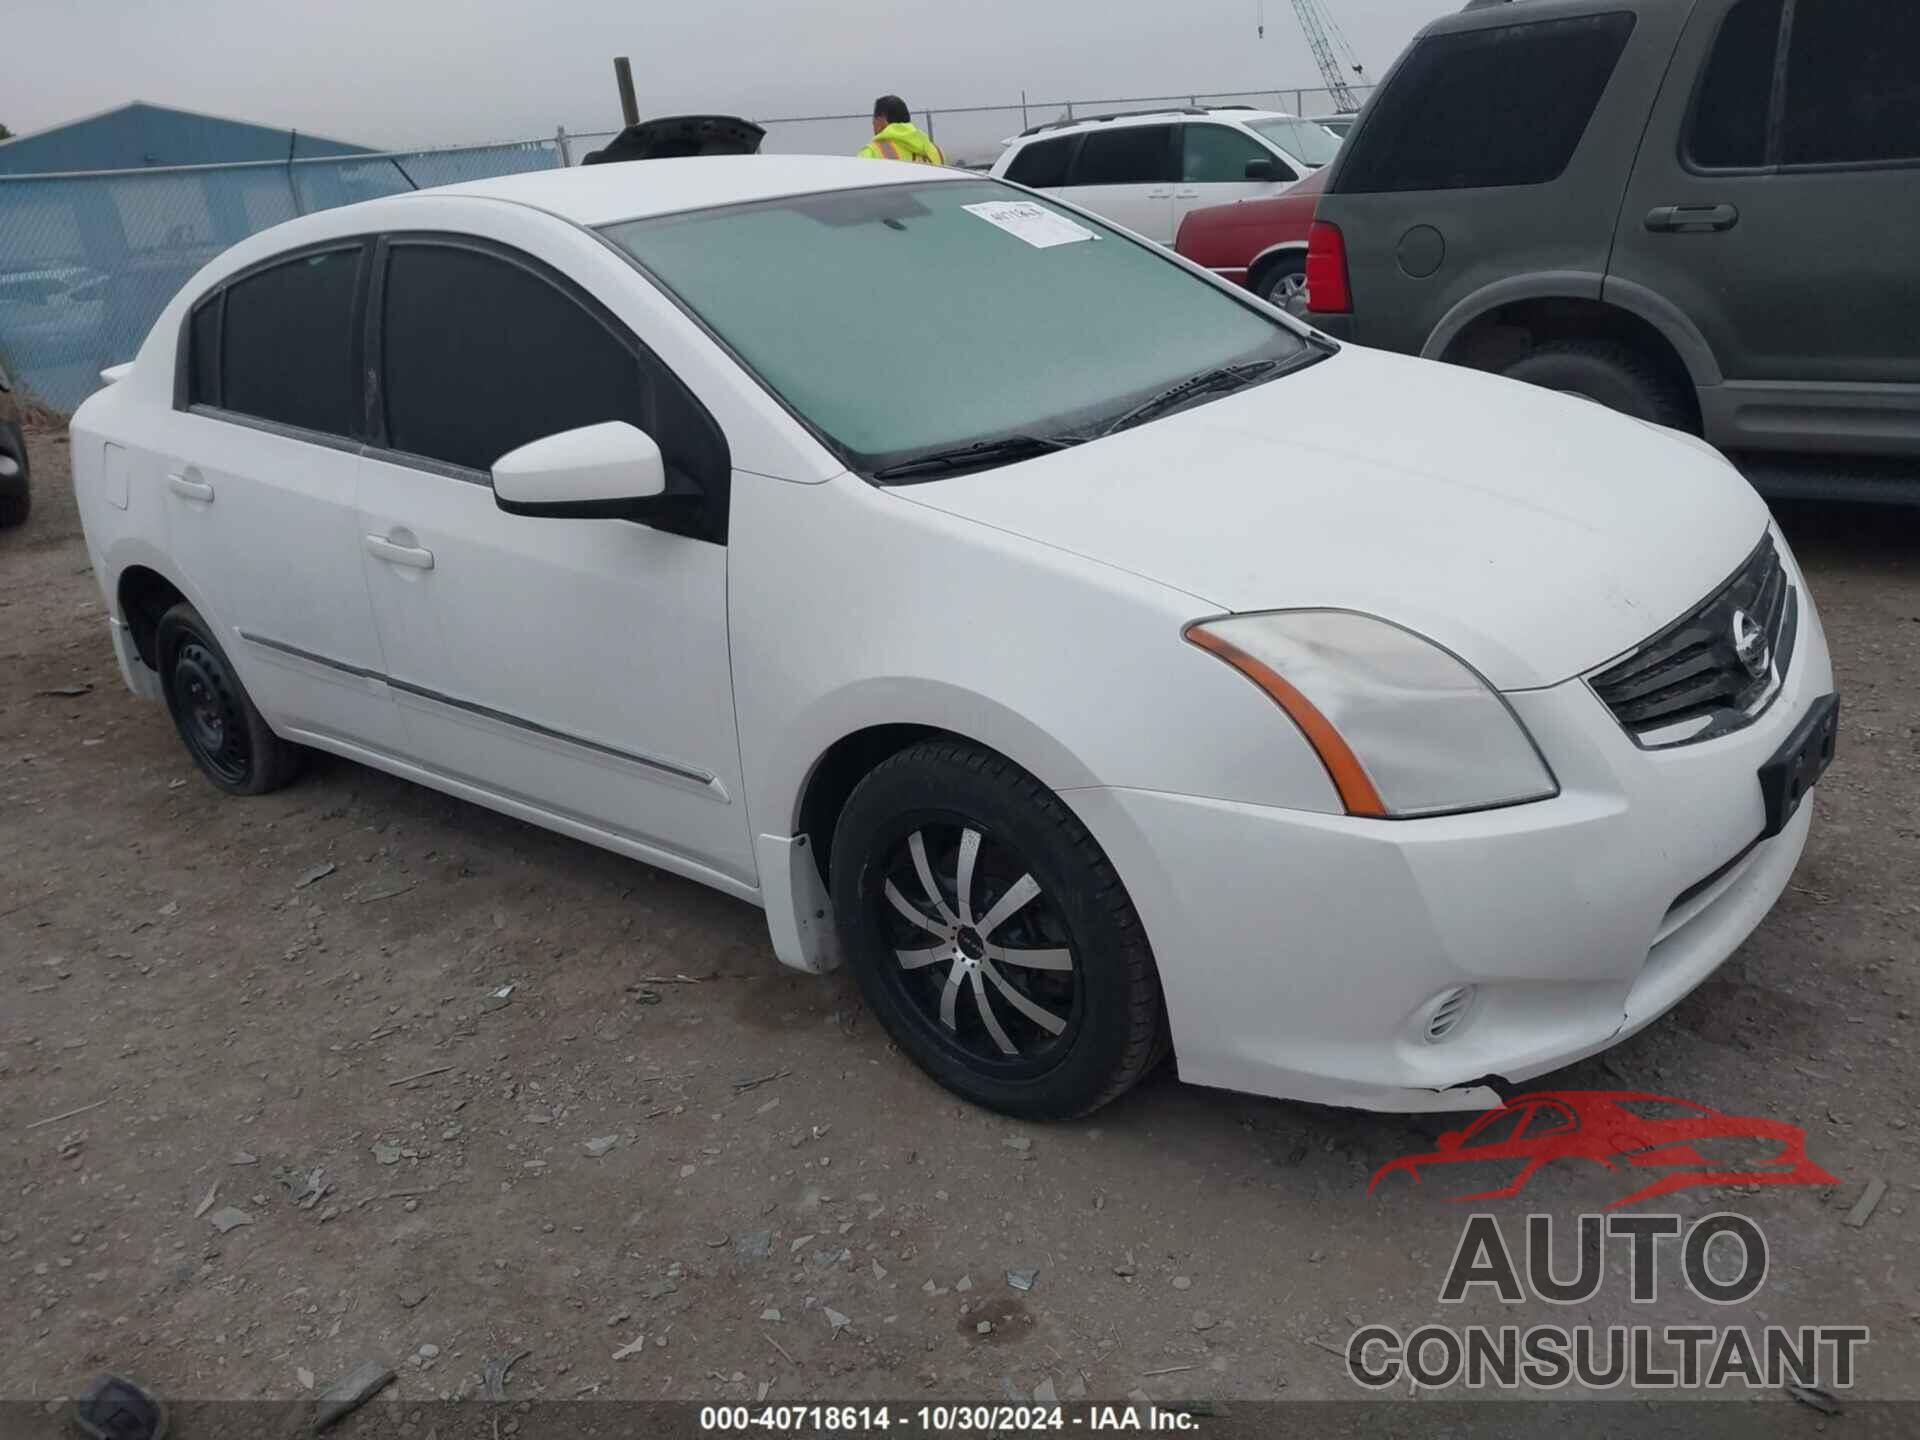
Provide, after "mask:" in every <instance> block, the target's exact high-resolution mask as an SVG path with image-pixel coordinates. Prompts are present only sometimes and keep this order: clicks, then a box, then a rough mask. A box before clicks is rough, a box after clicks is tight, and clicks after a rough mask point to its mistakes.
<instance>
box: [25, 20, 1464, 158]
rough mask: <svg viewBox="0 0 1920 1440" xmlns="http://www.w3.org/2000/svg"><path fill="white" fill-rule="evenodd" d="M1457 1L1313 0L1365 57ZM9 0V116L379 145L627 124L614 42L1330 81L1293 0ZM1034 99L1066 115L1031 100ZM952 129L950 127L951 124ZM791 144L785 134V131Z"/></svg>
mask: <svg viewBox="0 0 1920 1440" xmlns="http://www.w3.org/2000/svg"><path fill="white" fill-rule="evenodd" d="M1461 3H1462V0H1320V4H1321V5H1322V7H1323V8H1324V9H1325V10H1326V11H1327V12H1328V13H1329V14H1330V15H1332V16H1333V18H1334V19H1335V20H1336V21H1337V22H1338V24H1339V26H1340V27H1341V29H1342V30H1343V31H1344V32H1345V34H1346V37H1347V39H1348V40H1350V41H1351V42H1352V45H1353V48H1354V50H1355V51H1356V52H1357V54H1358V56H1359V58H1360V60H1361V61H1362V62H1363V63H1364V64H1365V65H1366V66H1367V69H1368V71H1369V73H1371V74H1377V73H1379V72H1381V71H1383V70H1384V69H1385V68H1386V66H1387V64H1388V63H1389V62H1390V61H1391V60H1392V59H1393V57H1394V56H1395V55H1396V54H1397V53H1398V52H1399V50H1400V49H1401V47H1402V46H1403V45H1405V43H1406V41H1407V39H1408V38H1409V37H1410V36H1411V35H1412V34H1413V32H1414V31H1415V30H1417V29H1418V28H1419V27H1420V26H1421V25H1422V24H1424V23H1425V22H1426V21H1428V20H1430V19H1432V18H1433V17H1434V16H1436V15H1439V14H1442V13H1445V12H1447V11H1449V10H1456V9H1458V8H1459V7H1460V4H1461ZM1260 7H1261V0H968V3H964V4H962V3H954V4H951V5H944V6H943V5H941V4H938V3H936V0H922V3H919V4H916V5H914V6H912V7H908V6H902V5H897V4H889V3H886V0H843V3H841V4H839V5H834V6H827V5H820V4H813V3H776V0H692V3H680V4H666V3H662V0H560V3H557V4H552V3H538V0H306V3H290V0H157V3H138V0H7V4H6V7H5V8H6V10H7V12H8V14H7V18H6V20H5V22H4V24H3V25H0V41H3V42H4V44H3V47H0V48H4V51H5V60H4V65H3V66H0V123H5V124H6V125H8V126H10V127H11V128H12V129H13V130H14V132H15V133H16V134H18V133H25V132H27V131H30V130H37V129H40V128H42V127H44V126H47V125H52V124H57V123H58V122H60V121H62V120H67V119H71V118H74V117H76V116H80V115H85V114H88V113H89V112H92V111H95V110H103V109H106V108H109V107H111V106H114V105H119V104H122V103H124V102H125V101H128V100H132V99H141V100H151V101H154V102H156V103H160V104H167V105H178V106H182V107H185V108H187V109H193V110H205V111H211V112H214V113H216V114H223V115H233V116H238V117H242V118H245V119H251V120H258V121H260V122H262V123H265V124H271V125H276V126H292V127H295V128H298V129H301V130H308V131H313V132H316V133H320V134H326V135H331V136H335V137H337V138H340V139H343V140H351V141H357V142H359V143H361V144H367V145H373V146H376V147H382V148H385V147H389V146H391V147H411V146H416V145H426V144H460V143H469V142H480V141H487V140H497V139H507V138H514V137H519V136H526V135H535V134H548V135H550V134H552V133H553V130H554V128H555V127H556V126H559V125H565V126H566V127H567V128H568V129H569V130H570V131H582V130H593V129H607V128H612V127H614V126H616V125H617V124H618V123H619V104H618V100H617V98H616V95H615V91H614V87H613V74H612V64H611V57H612V56H614V55H616V54H626V55H630V56H631V57H632V59H633V66H634V76H635V82H636V85H637V87H638V89H639V91H640V96H641V110H642V113H646V114H662V113H671V112H674V111H687V110H699V111H723V112H729V113H737V114H744V115H749V116H755V117H767V116H774V115H791V114H818V113H822V112H839V111H847V110H853V111H858V110H861V109H863V108H864V107H865V106H866V105H867V104H868V102H870V101H871V100H872V99H873V97H874V95H875V94H878V93H880V92H883V91H895V92H898V93H899V94H901V95H903V96H905V97H906V99H907V102H908V103H909V104H910V105H912V106H913V107H914V109H915V110H916V111H918V110H920V109H922V108H924V107H927V106H930V105H931V106H943V105H982V104H999V103H1011V104H1018V102H1019V99H1020V91H1021V89H1022V88H1023V87H1024V88H1025V89H1026V91H1027V92H1028V94H1029V96H1031V97H1032V98H1033V99H1035V100H1040V99H1043V98H1044V99H1051V100H1061V99H1082V98H1091V99H1103V98H1110V97H1117V96H1135V95H1162V94H1173V93H1182V92H1186V91H1190V90H1195V89H1199V90H1214V91H1228V90H1256V89H1263V88H1273V87H1277V86H1286V87H1287V88H1289V89H1291V88H1293V87H1295V86H1300V85H1315V84H1318V83H1319V80H1318V72H1317V71H1316V69H1315V67H1314V63H1313V57H1312V56H1311V54H1310V53H1309V52H1308V50H1307V47H1306V42H1305V41H1304V39H1303V38H1302V37H1301V33H1300V27H1299V23H1298V22H1297V21H1296V20H1295V18H1294V14H1293V7H1292V3H1291V0H1264V8H1265V18H1266V38H1265V39H1264V40H1259V39H1256V37H1255V25H1256V16H1257V12H1258V11H1259V9H1260ZM1034 118H1035V119H1036V120H1037V119H1045V118H1051V116H1050V115H1036V116H1035V117H1034ZM936 133H937V132H936ZM782 148H792V147H782Z"/></svg>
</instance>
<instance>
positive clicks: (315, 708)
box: [147, 240, 402, 753]
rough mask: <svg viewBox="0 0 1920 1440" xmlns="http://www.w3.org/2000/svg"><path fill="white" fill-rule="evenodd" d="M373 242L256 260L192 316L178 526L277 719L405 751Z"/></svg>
mask: <svg viewBox="0 0 1920 1440" xmlns="http://www.w3.org/2000/svg"><path fill="white" fill-rule="evenodd" d="M370 251H371V246H370V245H368V244H366V243H364V242H362V241H359V240H351V241H347V242H344V243H338V244H333V245H330V246H323V247H320V248H318V249H315V250H311V251H308V252H305V253H302V254H299V255H296V256H294V257H293V258H290V259H286V260H281V261H277V262H275V263H274V264H272V265H269V266H267V267H264V268H262V269H260V270H256V271H254V272H252V273H250V274H243V275H242V276H241V277H240V278H239V279H237V280H235V281H233V282H232V283H231V284H229V285H227V286H225V287H223V288H222V289H220V290H217V291H215V292H214V294H213V295H211V296H209V297H208V298H207V299H205V300H203V301H202V302H201V303H200V305H199V306H198V307H197V308H196V309H195V311H194V314H193V317H192V319H191V320H190V322H189V324H188V365H187V371H188V377H187V384H188V386H189V389H188V393H187V395H186V397H185V398H186V400H187V410H186V413H184V414H173V415H170V416H169V417H168V423H167V429H166V434H167V436H168V437H169V438H168V439H167V440H166V442H165V444H164V445H163V446H162V447H161V449H162V453H163V454H167V455H169V456H170V458H169V459H167V460H166V461H165V462H164V463H163V465H162V466H161V467H160V469H161V473H160V474H157V475H154V476H151V477H147V478H148V479H149V480H150V481H151V483H154V484H156V485H158V486H160V487H163V489H164V492H165V501H166V506H167V528H168V543H169V547H170V549H171V551H172V554H173V555H174V557H175V559H176V561H177V562H178V563H179V564H180V565H181V567H182V569H183V571H184V572H185V575H186V579H187V581H188V583H190V584H191V585H192V586H193V587H194V589H195V591H196V593H197V595H198V598H199V600H200V603H201V604H202V605H203V606H204V607H205V608H206V609H207V610H208V611H209V612H210V613H208V614H207V615H206V616H204V617H203V618H205V619H206V621H207V622H208V623H209V624H210V625H212V626H213V627H214V629H215V631H216V633H217V634H218V635H219V637H220V643H221V644H222V646H223V647H225V649H226V650H227V652H228V654H229V656H230V657H231V658H232V660H233V662H234V664H235V665H236V666H237V667H238V668H239V670H240V673H241V675H242V677H243V678H244V680H245V682H246V686H247V690H248V692H249V693H250V694H251V695H252V696H253V700H254V703H255V704H256V705H258V706H259V707H260V710H261V713H262V714H264V715H265V716H266V717H267V718H268V720H269V721H271V722H272V723H273V725H274V728H275V729H276V730H279V731H280V732H281V733H283V734H287V735H289V736H291V737H292V738H306V737H317V738H322V739H325V740H329V741H333V742H336V743H344V744H346V745H349V746H357V747H362V748H365V749H369V750H373V751H377V752H382V753H391V752H392V751H393V750H394V749H395V748H396V747H397V746H398V745H399V743H400V737H401V734H402V725H401V720H400V716H399V712H398V711H397V710H396V709H395V708H394V705H393V703H392V700H391V699H390V697H389V696H388V694H387V690H386V687H385V686H384V685H383V684H382V683H381V681H380V679H379V676H380V674H381V672H382V669H383V666H384V660H383V657H382V655H381V652H380V642H379V639H378V636H377V634H376V631H375V628H374V623H373V610H372V607H371V605H370V604H369V603H368V599H367V587H366V582H365V580H364V579H363V578H362V576H361V569H360V532H359V527H358V519H357V516H356V513H355V498H356V497H355V487H356V485H357V483H358V480H359V474H360V461H359V449H360V439H359V435H360V431H361V429H362V405H361V397H360V387H359V384H358V379H357V376H358V367H359V346H360V334H359V331H360V321H359V304H360V299H359V297H360V294H361V288H362V286H363V285H364V284H365V278H366V267H367V266H368V264H370V258H371V257H370Z"/></svg>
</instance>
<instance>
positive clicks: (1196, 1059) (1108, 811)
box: [1066, 560, 1834, 1111]
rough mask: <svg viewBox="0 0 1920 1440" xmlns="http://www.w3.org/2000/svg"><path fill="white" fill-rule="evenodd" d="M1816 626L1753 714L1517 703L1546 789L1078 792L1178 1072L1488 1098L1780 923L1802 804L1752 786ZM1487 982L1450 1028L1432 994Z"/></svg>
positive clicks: (1565, 688) (1668, 1001)
mask: <svg viewBox="0 0 1920 1440" xmlns="http://www.w3.org/2000/svg"><path fill="white" fill-rule="evenodd" d="M1788 563H1789V566H1790V567H1791V568H1792V579H1793V582H1794V583H1795V584H1796V585H1797V586H1798V587H1799V589H1800V599H1801V605H1802V607H1803V608H1802V617H1803V618H1802V625H1803V630H1802V634H1801V637H1800V639H1799V642H1798V643H1797V645H1796V647H1795V650H1796V653H1795V655H1794V658H1793V662H1792V664H1791V667H1790V669H1789V673H1788V675H1787V678H1786V681H1785V683H1784V685H1783V687H1782V690H1781V692H1780V694H1779V696H1778V697H1777V698H1776V699H1775V701H1774V702H1773V704H1772V706H1771V707H1770V708H1769V709H1768V710H1767V711H1766V713H1765V714H1763V715H1762V716H1761V717H1760V718H1759V719H1758V720H1756V721H1755V722H1754V723H1753V724H1751V725H1749V726H1748V727H1747V728H1746V729H1744V730H1741V731H1738V732H1736V733H1734V734H1732V735H1728V736H1725V737H1723V738H1721V739H1717V740H1711V741H1705V742H1702V743H1700V744H1696V745H1684V746H1679V747H1677V748H1674V749H1671V750H1665V751H1643V750H1641V749H1639V748H1638V747H1636V746H1635V745H1634V744H1633V742H1632V740H1631V739H1630V738H1629V737H1628V735H1627V734H1626V732H1625V731H1624V730H1622V729H1621V728H1620V726H1619V725H1618V724H1617V723H1616V722H1615V720H1614V718H1613V716H1612V715H1611V714H1610V713H1609V712H1608V711H1607V709H1606V708H1605V707H1604V706H1603V705H1602V704H1601V703H1600V701H1599V700H1598V699H1597V698H1596V697H1595V696H1594V695H1593V693H1592V692H1591V691H1590V690H1589V689H1588V688H1587V685H1586V683H1585V682H1584V681H1582V680H1573V681H1568V682H1566V683H1564V684H1561V685H1557V686H1553V687H1551V688H1548V689H1544V690H1534V691H1522V692H1517V693H1514V694H1511V695H1509V697H1508V698H1509V700H1510V701H1511V702H1512V704H1513V707H1514V709H1515V710H1516V712H1518V714H1519V715H1520V717H1521V719H1522V721H1523V722H1524V723H1525V724H1526V725H1527V727H1528V729H1529V730H1530V731H1531V732H1532V734H1533V736H1534V738H1535V740H1536V741H1537V742H1538V743H1539V745H1540V747H1541V749H1542V751H1543V752H1544V753H1545V754H1546V756H1547V757H1548V759H1549V761H1550V762H1551V764H1552V765H1553V768H1554V772H1555V774H1556V775H1557V777H1558V778H1559V781H1560V785H1561V793H1560V794H1559V795H1558V796H1557V797H1555V798H1553V799H1551V800H1545V801H1540V802H1538V803H1535V804H1529V805H1518V806H1513V807H1511V808H1508V809H1503V810H1491V811H1482V812H1479V813H1477V814H1471V815H1453V816H1443V817H1436V818H1433V819H1425V820H1407V821H1380V820H1364V819H1355V818H1352V817H1348V816H1344V815H1321V814H1313V813H1308V812H1303V811H1291V810H1278V809H1271V808H1267V807H1262V806H1256V805H1243V804H1236V803H1233V802H1229V801H1220V800H1208V799H1200V798H1195V797H1191V796H1181V795H1171V794H1165V793H1160V792H1150V791H1141V790H1121V789H1086V790H1075V791H1071V792H1068V794H1067V797H1066V798H1067V799H1068V801H1069V802H1070V803H1071V804H1072V805H1073V806H1074V808H1075V810H1076V811H1077V812H1078V813H1079V814H1080V815H1081V817H1082V818H1083V819H1084V820H1085V822H1086V823H1087V825H1088V827H1089V828H1090V829H1091V830H1092V831H1093V833H1094V835H1095V836H1096V838H1098V839H1099V841H1100V842H1101V844H1102V845H1103V846H1104V847H1105V848H1106V850H1107V853H1108V855H1109V856H1110V857H1111V858H1112V860H1113V862H1114V864H1115V865H1116V866H1117V867H1118V869H1119V871H1120V874H1121V876H1122V877H1123V878H1124V879H1125V881H1126V884H1127V887H1128V890H1129V892H1130V894H1131V895H1132V897H1133V900H1134V903H1135V905H1136V907H1137V908H1138V909H1139V911H1140V914H1141V917H1142V919H1143V920H1144V922H1145V924H1146V927H1147V933H1148V936H1149V937H1150V939H1151V940H1152V942H1153V946H1154V953H1155V955H1156V956H1157V957H1158V960H1159V965H1160V975H1161V982H1162V985H1163V988H1164V990H1165V994H1166V1000H1167V1011H1168V1017H1169V1020H1170V1023H1171V1027H1172V1034H1173V1046H1174V1051H1175V1054H1176V1056H1177V1057H1178V1063H1179V1068H1180V1074H1181V1077H1182V1078H1183V1079H1185V1080H1188V1081H1190V1082H1192V1083H1195V1084H1200V1085H1213V1086H1220V1087H1223V1088H1226V1089H1232V1090H1241V1091H1247V1092H1251V1093H1255V1094H1263V1095H1273V1096H1279V1097H1283V1098H1288V1099H1300V1100H1310V1101H1316V1102H1320V1103H1325V1104H1334V1105H1351V1106H1358V1107H1361V1108H1366V1109H1378V1110H1399V1111H1425V1110H1459V1109H1475V1108H1486V1107H1487V1106H1490V1105H1492V1104H1494V1103H1496V1102H1497V1096H1496V1094H1495V1092H1494V1090H1493V1089H1492V1087H1491V1086H1489V1085H1486V1084H1482V1083H1479V1082H1481V1081H1483V1080H1486V1079H1488V1078H1489V1077H1499V1078H1500V1079H1502V1080H1504V1081H1507V1082H1514V1083H1517V1082H1519V1081H1523V1080H1526V1079H1529V1078H1531V1077H1533V1076H1536V1075H1539V1074H1542V1073H1544V1072H1546V1071H1549V1070H1554V1069H1558V1068H1559V1067H1561V1066H1564V1065H1567V1064H1570V1063H1572V1062H1573V1061H1575V1060H1579V1059H1582V1058H1584V1057H1586V1056H1588V1055H1591V1054H1594V1053H1595V1052H1597V1051H1600V1050H1603V1049H1605V1048H1607V1047H1608V1046H1610V1045H1613V1044H1615V1043H1617V1042H1618V1041H1620V1040H1623V1039H1625V1038H1626V1037H1627V1036H1629V1035H1631V1034H1633V1033H1634V1032H1635V1031H1637V1030H1639V1029H1641V1028H1642V1027H1644V1026H1645V1025H1647V1024H1649V1023H1650V1022H1651V1021H1653V1020H1654V1019H1656V1018H1658V1017H1659V1016H1660V1015H1661V1014H1663V1013H1665V1012H1666V1011H1667V1010H1668V1009H1670V1008H1671V1007H1672V1006H1673V1005H1674V1004H1676V1003H1677V1002H1678V1001H1679V1000H1680V999H1681V998H1682V997H1683V996H1685V995H1686V994H1687V993H1688V992H1689V991H1691V990H1692V989H1693V988H1694V987H1695V986H1697V985H1699V984H1700V982H1701V981H1703V980H1705V979H1706V978H1707V976H1709V975H1710V974H1712V972H1713V971H1714V970H1715V969H1716V968H1717V967H1718V966H1719V965H1720V964H1721V962H1723V961H1724V960H1725V959H1726V958H1727V957H1728V956H1729V955H1731V954H1732V953H1733V951H1734V950H1735V949H1737V948H1738V947H1739V945H1740V944H1741V942H1742V941H1744V940H1745V939H1746V937H1747V936H1748V935H1749V934H1751V933H1752V931H1753V930H1754V928H1755V927H1756V926H1757V925H1758V924H1759V923H1760V921H1761V920H1762V919H1763V918H1764V917H1765V916H1766V914H1767V912H1768V910H1770V909H1771V908H1772V906H1773V904H1774V902H1775V901H1776V900H1777V899H1778V898H1779V896H1780V894H1781V892H1782V891H1783V890H1784V889H1785V888H1786V885H1787V882H1788V880H1789V878H1790V877H1791V875H1792V873H1793V870H1794V866H1795V865H1796V864H1797V863H1798V861H1799V858H1800V855H1801V852H1802V851H1803V850H1804V849H1805V847H1806V843H1807V835H1808V831H1809V828H1810V825H1811V821H1812V808H1813V807H1812V805H1811V804H1810V803H1808V804H1803V805H1802V806H1801V807H1800V809H1799V810H1798V811H1797V812H1796V814H1795V815H1794V816H1793V818H1792V819H1791V820H1790V821H1789V822H1788V824H1787V826H1786V828H1785V829H1784V830H1783V831H1782V832H1781V833H1780V834H1778V835H1776V836H1774V837H1773V838H1771V839H1769V840H1765V841H1762V842H1760V843H1757V844H1756V843H1755V842H1756V839H1757V837H1759V836H1760V834H1761V832H1762V831H1763V830H1764V829H1765V826H1766V812H1765V805H1764V802H1763V800H1762V797H1761V793H1760V785H1759V781H1758V778H1757V777H1758V771H1759V767H1760V766H1761V765H1762V764H1764V763H1765V762H1766V761H1767V760H1768V759H1769V758H1770V757H1771V756H1772V755H1773V753H1774V752H1775V750H1776V749H1778V747H1779V746H1780V744H1781V743H1782V741H1783V740H1785V738H1786V737H1787V736H1788V735H1789V734H1790V733H1791V732H1792V730H1793V729H1794V727H1795V726H1796V724H1798V722H1799V721H1800V719H1801V718H1802V717H1803V716H1804V715H1805V714H1806V713H1807V712H1808V710H1809V709H1810V708H1811V707H1812V706H1813V705H1814V704H1815V703H1816V702H1817V701H1818V700H1819V699H1820V698H1821V697H1823V696H1825V695H1827V694H1829V693H1830V692H1831V691H1832V690H1833V688H1834V687H1833V671H1832V664H1831V661H1830V659H1829V657H1828V653H1827V643H1826V636H1825V634H1824V632H1823V631H1822V629H1821V626H1820V621H1819V616H1818V614H1817V612H1816V611H1815V609H1814V606H1813V604H1812V602H1811V599H1810V597H1809V596H1808V594H1807V591H1806V585H1805V581H1804V579H1803V578H1802V577H1801V576H1800V574H1799V572H1798V568H1797V567H1792V562H1791V561H1790V560H1789V561H1788ZM1467 986H1471V987H1472V995H1471V999H1470V1000H1469V1001H1468V1002H1467V1006H1466V1009H1465V1010H1464V1012H1462V1014H1461V1015H1460V1016H1459V1018H1458V1019H1457V1022H1456V1024H1455V1025H1454V1027H1453V1029H1452V1030H1451V1031H1450V1032H1449V1033H1448V1034H1447V1036H1446V1038H1444V1039H1443V1040H1440V1041H1437V1042H1436V1041H1433V1040H1430V1039H1428V1037H1427V1025H1428V1022H1429V1021H1430V1020H1431V1019H1432V1017H1433V1014H1434V1008H1435V1006H1436V1005H1437V1004H1438V1003H1439V1002H1440V1000H1441V999H1442V998H1443V997H1445V996H1446V995H1447V994H1448V993H1449V992H1451V991H1453V990H1455V989H1458V988H1460V987H1467Z"/></svg>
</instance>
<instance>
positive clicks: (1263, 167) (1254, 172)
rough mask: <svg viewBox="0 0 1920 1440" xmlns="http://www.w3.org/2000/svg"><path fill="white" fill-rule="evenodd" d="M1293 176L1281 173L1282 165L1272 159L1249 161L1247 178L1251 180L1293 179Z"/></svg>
mask: <svg viewBox="0 0 1920 1440" xmlns="http://www.w3.org/2000/svg"><path fill="white" fill-rule="evenodd" d="M1292 178H1293V177H1292V176H1291V175H1286V176H1283V175H1281V173H1280V166H1279V164H1278V163H1277V162H1275V161H1272V160H1249V161H1247V179H1249V180H1281V179H1286V180H1291V179H1292Z"/></svg>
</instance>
